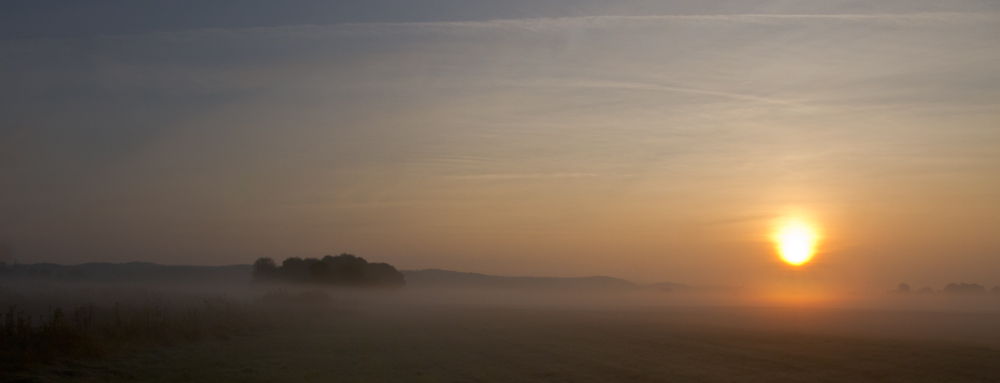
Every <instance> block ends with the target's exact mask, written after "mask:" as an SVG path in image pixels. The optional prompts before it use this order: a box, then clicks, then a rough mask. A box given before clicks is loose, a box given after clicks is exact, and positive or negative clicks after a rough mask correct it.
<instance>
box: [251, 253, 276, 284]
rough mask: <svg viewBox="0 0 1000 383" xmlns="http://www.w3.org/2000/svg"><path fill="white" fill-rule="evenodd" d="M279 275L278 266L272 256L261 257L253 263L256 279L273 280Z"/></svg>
mask: <svg viewBox="0 0 1000 383" xmlns="http://www.w3.org/2000/svg"><path fill="white" fill-rule="evenodd" d="M277 276H278V266H277V265H276V264H275V263H274V260H273V259H271V258H260V259H258V260H257V261H256V262H254V263H253V277H254V280H258V281H263V280H271V279H274V278H276V277H277Z"/></svg>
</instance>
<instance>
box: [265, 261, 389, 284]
mask: <svg viewBox="0 0 1000 383" xmlns="http://www.w3.org/2000/svg"><path fill="white" fill-rule="evenodd" d="M253 280H254V282H258V283H260V282H295V283H320V284H327V285H335V286H358V287H402V286H404V285H406V278H405V277H404V276H403V273H400V272H399V271H398V270H396V268H395V267H393V266H392V265H390V264H388V263H369V262H368V261H366V260H365V259H364V258H361V257H357V256H354V255H351V254H346V253H345V254H341V255H338V256H332V255H327V256H325V257H323V258H322V259H316V258H306V259H302V258H299V257H292V258H288V259H285V261H284V262H281V266H278V265H277V264H275V262H274V260H273V259H271V258H260V259H258V260H257V261H256V262H254V264H253Z"/></svg>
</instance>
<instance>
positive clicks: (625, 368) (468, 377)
mask: <svg viewBox="0 0 1000 383" xmlns="http://www.w3.org/2000/svg"><path fill="white" fill-rule="evenodd" d="M359 298H361V297H359ZM369 298H370V297H369ZM369 302H370V301H369ZM949 318H950V319H949ZM803 319H812V320H816V321H827V322H829V323H831V324H840V323H844V322H849V323H857V324H864V323H867V322H871V321H882V323H883V324H885V325H891V324H896V325H898V324H900V323H907V322H921V323H926V324H927V325H928V326H927V327H923V326H921V328H919V329H915V330H920V331H918V332H920V333H922V332H923V330H926V329H928V328H931V329H933V328H941V327H961V328H969V327H974V326H978V325H987V326H988V325H989V323H990V321H994V320H996V319H997V317H996V315H992V316H989V317H986V318H976V317H970V316H962V315H958V316H956V317H954V318H952V317H950V316H946V317H936V316H935V317H933V318H924V317H922V316H921V315H919V314H912V313H901V314H900V316H898V317H897V316H892V315H890V316H888V317H886V316H883V315H882V314H877V313H875V314H865V313H858V312H828V311H822V310H818V311H817V310H802V311H799V310H791V311H788V310H770V309H724V310H718V309H702V310H699V309H680V310H672V311H669V310H668V311H642V310H639V311H636V310H628V309H624V310H610V311H609V310H596V311H595V310H551V309H544V308H537V307H536V308H503V307H470V306H440V305H436V304H435V305H426V306H425V305H404V306H397V305H392V306H389V305H382V306H376V305H368V306H367V307H366V308H365V309H364V310H352V311H349V312H348V311H345V312H341V313H339V314H337V315H334V316H330V317H326V318H321V317H316V316H303V317H299V318H297V322H296V323H297V324H298V325H296V326H289V327H282V328H281V329H280V330H277V331H271V332H267V333H264V334H261V335H260V336H252V337H238V338H234V339H232V340H231V341H227V342H221V343H219V342H197V343H188V344H185V345H183V346H180V347H171V348H165V349H163V350H162V351H159V352H157V353H155V354H133V355H129V354H119V355H118V356H117V357H116V358H109V359H106V360H102V361H100V362H98V363H94V364H91V365H87V366H74V367H70V368H58V369H52V370H50V371H48V372H47V373H46V374H43V375H40V376H39V379H40V380H41V381H53V382H55V381H65V382H81V383H82V382H95V383H96V382H102V383H103V382H111V383H114V382H181V381H183V382H206V383H208V382H211V383H216V382H259V383H265V382H275V383H277V382H359V383H360V382H364V383H370V382H539V383H541V382H637V383H642V382H734V381H742V382H936V383H940V382H995V381H996V376H998V373H1000V366H997V365H996V361H997V360H1000V348H998V345H997V344H981V343H975V342H972V343H968V342H963V341H941V340H933V339H927V338H914V339H905V338H893V337H888V336H886V337H883V336H876V335H865V334H864V331H859V332H850V333H833V332H828V331H824V330H821V329H818V328H813V329H805V328H803V329H802V330H801V331H798V330H783V329H782V328H787V327H790V326H789V325H790V324H794V323H799V322H800V321H801V320H803ZM748 322H749V323H751V324H750V325H747V323H748ZM864 327H865V328H868V329H871V328H876V327H871V326H868V325H864ZM977 334H979V335H982V336H984V337H986V336H989V337H992V339H996V337H995V336H996V335H997V334H996V333H995V332H992V333H991V332H977Z"/></svg>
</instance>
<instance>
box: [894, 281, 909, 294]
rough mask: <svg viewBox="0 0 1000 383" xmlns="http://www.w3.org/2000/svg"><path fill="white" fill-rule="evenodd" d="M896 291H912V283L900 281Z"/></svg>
mask: <svg viewBox="0 0 1000 383" xmlns="http://www.w3.org/2000/svg"><path fill="white" fill-rule="evenodd" d="M896 291H897V292H900V293H908V292H910V285H908V284H905V283H900V284H899V287H898V288H896Z"/></svg>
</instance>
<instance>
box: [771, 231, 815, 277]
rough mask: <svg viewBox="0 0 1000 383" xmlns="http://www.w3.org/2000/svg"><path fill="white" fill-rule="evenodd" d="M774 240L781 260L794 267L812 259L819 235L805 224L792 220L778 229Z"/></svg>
mask: <svg viewBox="0 0 1000 383" xmlns="http://www.w3.org/2000/svg"><path fill="white" fill-rule="evenodd" d="M773 239H774V242H775V245H777V250H778V255H780V256H781V260H783V261H785V263H788V264H789V265H792V266H800V265H803V264H805V263H806V262H809V260H810V259H812V257H813V254H815V252H816V243H817V242H819V235H818V234H817V233H816V230H815V229H813V227H812V226H810V225H808V224H806V223H805V222H803V221H800V220H790V221H786V222H785V223H783V224H781V225H780V226H779V227H778V229H777V230H776V231H775V233H774V236H773Z"/></svg>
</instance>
